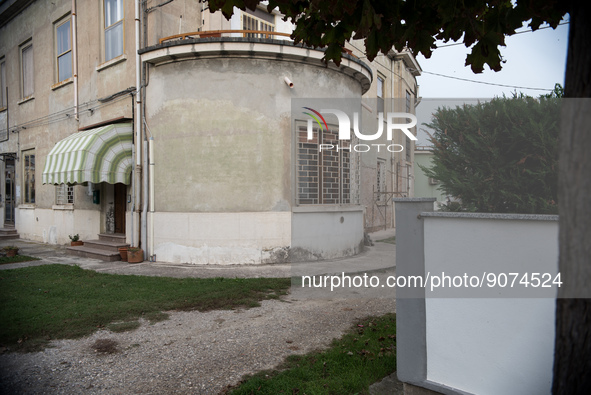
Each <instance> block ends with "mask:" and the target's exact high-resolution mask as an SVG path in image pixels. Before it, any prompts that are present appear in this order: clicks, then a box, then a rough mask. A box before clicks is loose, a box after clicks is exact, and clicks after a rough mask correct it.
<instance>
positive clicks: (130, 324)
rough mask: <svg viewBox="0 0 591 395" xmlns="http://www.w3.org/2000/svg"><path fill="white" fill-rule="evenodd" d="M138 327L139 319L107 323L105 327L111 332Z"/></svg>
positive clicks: (125, 330)
mask: <svg viewBox="0 0 591 395" xmlns="http://www.w3.org/2000/svg"><path fill="white" fill-rule="evenodd" d="M139 327H140V322H139V321H127V322H115V323H113V324H109V325H107V329H108V330H110V331H111V332H115V333H121V332H127V331H132V330H134V329H137V328H139Z"/></svg>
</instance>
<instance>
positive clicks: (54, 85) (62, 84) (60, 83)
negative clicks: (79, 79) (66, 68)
mask: <svg viewBox="0 0 591 395" xmlns="http://www.w3.org/2000/svg"><path fill="white" fill-rule="evenodd" d="M72 83H74V78H73V77H70V78H68V79H65V80H63V81H60V82H58V83H57V84H53V85H52V86H51V90H52V91H54V90H56V89H59V88H61V87H62V86H66V85H70V84H72Z"/></svg>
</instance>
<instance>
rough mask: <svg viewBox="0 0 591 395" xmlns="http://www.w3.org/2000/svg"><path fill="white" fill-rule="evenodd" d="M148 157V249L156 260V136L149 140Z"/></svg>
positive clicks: (151, 257) (150, 255)
mask: <svg viewBox="0 0 591 395" xmlns="http://www.w3.org/2000/svg"><path fill="white" fill-rule="evenodd" d="M148 158H149V160H150V183H149V185H150V212H149V213H148V223H149V225H150V229H149V232H150V233H149V236H148V249H149V255H148V256H149V257H150V260H154V261H156V256H155V255H154V137H150V139H149V140H148Z"/></svg>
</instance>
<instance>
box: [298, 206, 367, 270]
mask: <svg viewBox="0 0 591 395" xmlns="http://www.w3.org/2000/svg"><path fill="white" fill-rule="evenodd" d="M362 248H363V210H362V209H361V208H357V209H354V208H351V209H349V210H347V209H346V208H339V207H333V208H332V209H330V208H326V207H320V206H316V207H298V208H294V213H293V219H292V245H291V259H292V261H294V262H298V261H313V260H317V259H332V258H340V257H344V256H349V255H355V254H359V253H360V252H361V250H362Z"/></svg>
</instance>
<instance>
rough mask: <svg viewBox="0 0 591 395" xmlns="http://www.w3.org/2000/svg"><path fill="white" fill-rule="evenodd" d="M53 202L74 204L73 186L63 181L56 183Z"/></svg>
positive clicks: (62, 204)
mask: <svg viewBox="0 0 591 395" xmlns="http://www.w3.org/2000/svg"><path fill="white" fill-rule="evenodd" d="M55 204H56V205H59V206H65V205H66V204H74V186H73V185H67V184H63V183H62V184H59V185H56V186H55Z"/></svg>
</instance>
